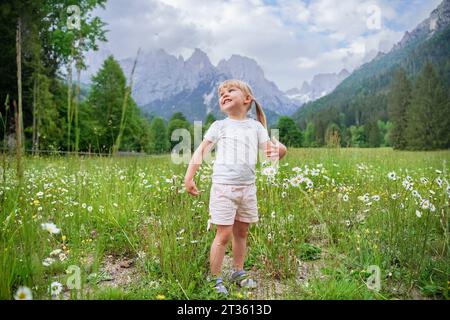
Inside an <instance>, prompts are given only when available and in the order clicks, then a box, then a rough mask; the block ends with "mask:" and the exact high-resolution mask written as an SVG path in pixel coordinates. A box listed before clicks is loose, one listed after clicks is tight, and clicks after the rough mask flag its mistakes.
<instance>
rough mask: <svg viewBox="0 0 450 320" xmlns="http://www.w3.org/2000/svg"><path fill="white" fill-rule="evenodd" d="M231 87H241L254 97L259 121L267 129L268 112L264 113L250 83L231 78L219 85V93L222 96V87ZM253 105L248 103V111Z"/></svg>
mask: <svg viewBox="0 0 450 320" xmlns="http://www.w3.org/2000/svg"><path fill="white" fill-rule="evenodd" d="M229 87H236V88H239V89H240V90H241V91H242V92H243V93H244V94H245V95H248V96H251V97H252V102H255V108H256V118H257V119H258V121H259V122H261V124H262V125H263V126H264V128H266V129H267V119H266V114H265V113H264V111H263V109H262V107H261V105H260V104H259V103H258V101H256V99H255V97H254V96H253V91H252V88H251V87H250V85H249V84H248V83H246V82H244V81H241V80H236V79H231V80H225V81H224V82H222V83H221V84H220V85H219V88H218V89H217V91H218V94H219V96H220V90H221V89H222V88H229ZM251 107H252V103H250V104H249V105H248V108H247V112H248V111H249V110H250V108H251Z"/></svg>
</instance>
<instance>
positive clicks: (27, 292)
mask: <svg viewBox="0 0 450 320" xmlns="http://www.w3.org/2000/svg"><path fill="white" fill-rule="evenodd" d="M14 299H16V300H33V294H32V293H31V289H30V288H28V287H19V289H17V292H16V294H15V295H14Z"/></svg>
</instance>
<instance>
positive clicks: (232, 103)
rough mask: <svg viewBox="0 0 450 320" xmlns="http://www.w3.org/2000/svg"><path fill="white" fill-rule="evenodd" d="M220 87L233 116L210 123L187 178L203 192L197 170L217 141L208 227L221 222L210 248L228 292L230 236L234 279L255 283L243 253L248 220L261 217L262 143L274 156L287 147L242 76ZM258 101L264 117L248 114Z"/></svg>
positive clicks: (192, 188)
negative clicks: (225, 267)
mask: <svg viewBox="0 0 450 320" xmlns="http://www.w3.org/2000/svg"><path fill="white" fill-rule="evenodd" d="M218 92H219V104H220V110H221V111H222V112H224V113H225V114H227V116H228V117H227V118H226V119H224V120H219V121H215V122H214V123H212V124H211V127H210V128H209V129H208V131H207V132H206V134H205V137H204V140H203V141H202V143H201V144H200V145H199V147H198V148H197V150H196V151H195V152H194V155H193V156H192V159H191V161H190V163H189V166H188V169H187V172H186V176H185V180H184V183H185V187H186V191H187V192H188V193H189V194H191V195H194V196H197V195H198V194H199V192H198V190H197V187H196V185H195V182H194V180H193V178H194V175H195V172H196V171H197V169H198V168H199V166H200V165H201V163H202V160H203V158H204V156H205V155H206V154H207V153H208V151H209V150H210V149H211V147H212V146H213V145H214V144H215V143H217V152H216V160H215V162H214V167H213V175H212V182H213V183H212V186H211V194H210V202H209V212H210V219H209V220H208V229H209V226H210V224H214V225H216V236H215V238H214V241H213V243H212V245H211V252H210V268H211V275H212V276H213V277H214V279H215V282H216V283H215V289H216V291H217V292H219V293H223V294H225V295H226V294H227V293H228V290H227V289H226V287H225V286H224V284H223V281H222V277H221V269H222V262H223V258H224V255H225V249H226V247H227V245H228V242H229V241H230V240H231V239H232V251H233V266H234V273H233V274H232V276H231V281H232V282H236V283H238V284H239V285H241V286H248V287H253V286H254V285H255V282H254V281H253V280H251V279H248V278H247V275H246V272H245V271H244V258H245V254H246V249H247V234H248V229H249V225H250V224H251V223H255V222H257V221H258V208H257V199H256V185H255V164H256V161H257V155H258V147H259V148H262V149H263V150H264V153H265V155H266V156H267V157H268V158H270V159H271V160H272V161H274V160H277V159H280V158H282V157H284V155H285V154H286V147H285V146H284V145H283V144H281V143H280V142H279V141H277V140H275V139H273V140H274V142H272V141H271V140H270V138H269V135H268V133H267V123H266V116H265V114H264V112H263V110H262V108H261V106H260V104H259V103H258V102H256V100H255V98H254V96H253V93H252V90H251V89H250V87H249V85H248V84H246V83H245V82H243V81H239V80H227V81H225V82H223V83H222V84H220V86H219V88H218ZM253 103H254V104H255V108H256V116H257V118H258V121H259V122H258V121H255V120H253V119H251V118H247V113H248V112H249V111H250V110H251V107H252V105H253Z"/></svg>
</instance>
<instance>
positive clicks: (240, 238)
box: [233, 221, 250, 271]
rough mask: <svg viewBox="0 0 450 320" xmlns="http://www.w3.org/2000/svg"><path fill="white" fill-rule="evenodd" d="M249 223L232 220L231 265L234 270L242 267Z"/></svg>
mask: <svg viewBox="0 0 450 320" xmlns="http://www.w3.org/2000/svg"><path fill="white" fill-rule="evenodd" d="M249 226H250V224H249V223H245V222H241V221H234V225H233V266H234V270H235V271H241V270H243V269H244V259H245V255H246V253H247V235H248V227H249Z"/></svg>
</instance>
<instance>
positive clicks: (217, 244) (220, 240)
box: [209, 225, 233, 276]
mask: <svg viewBox="0 0 450 320" xmlns="http://www.w3.org/2000/svg"><path fill="white" fill-rule="evenodd" d="M232 234H233V226H221V225H217V231H216V237H215V238H214V241H213V243H212V245H211V252H210V256H209V263H210V267H211V274H212V275H213V276H220V274H221V272H222V262H223V257H224V256H225V249H226V248H227V245H228V242H229V241H230V239H231V237H232Z"/></svg>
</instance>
